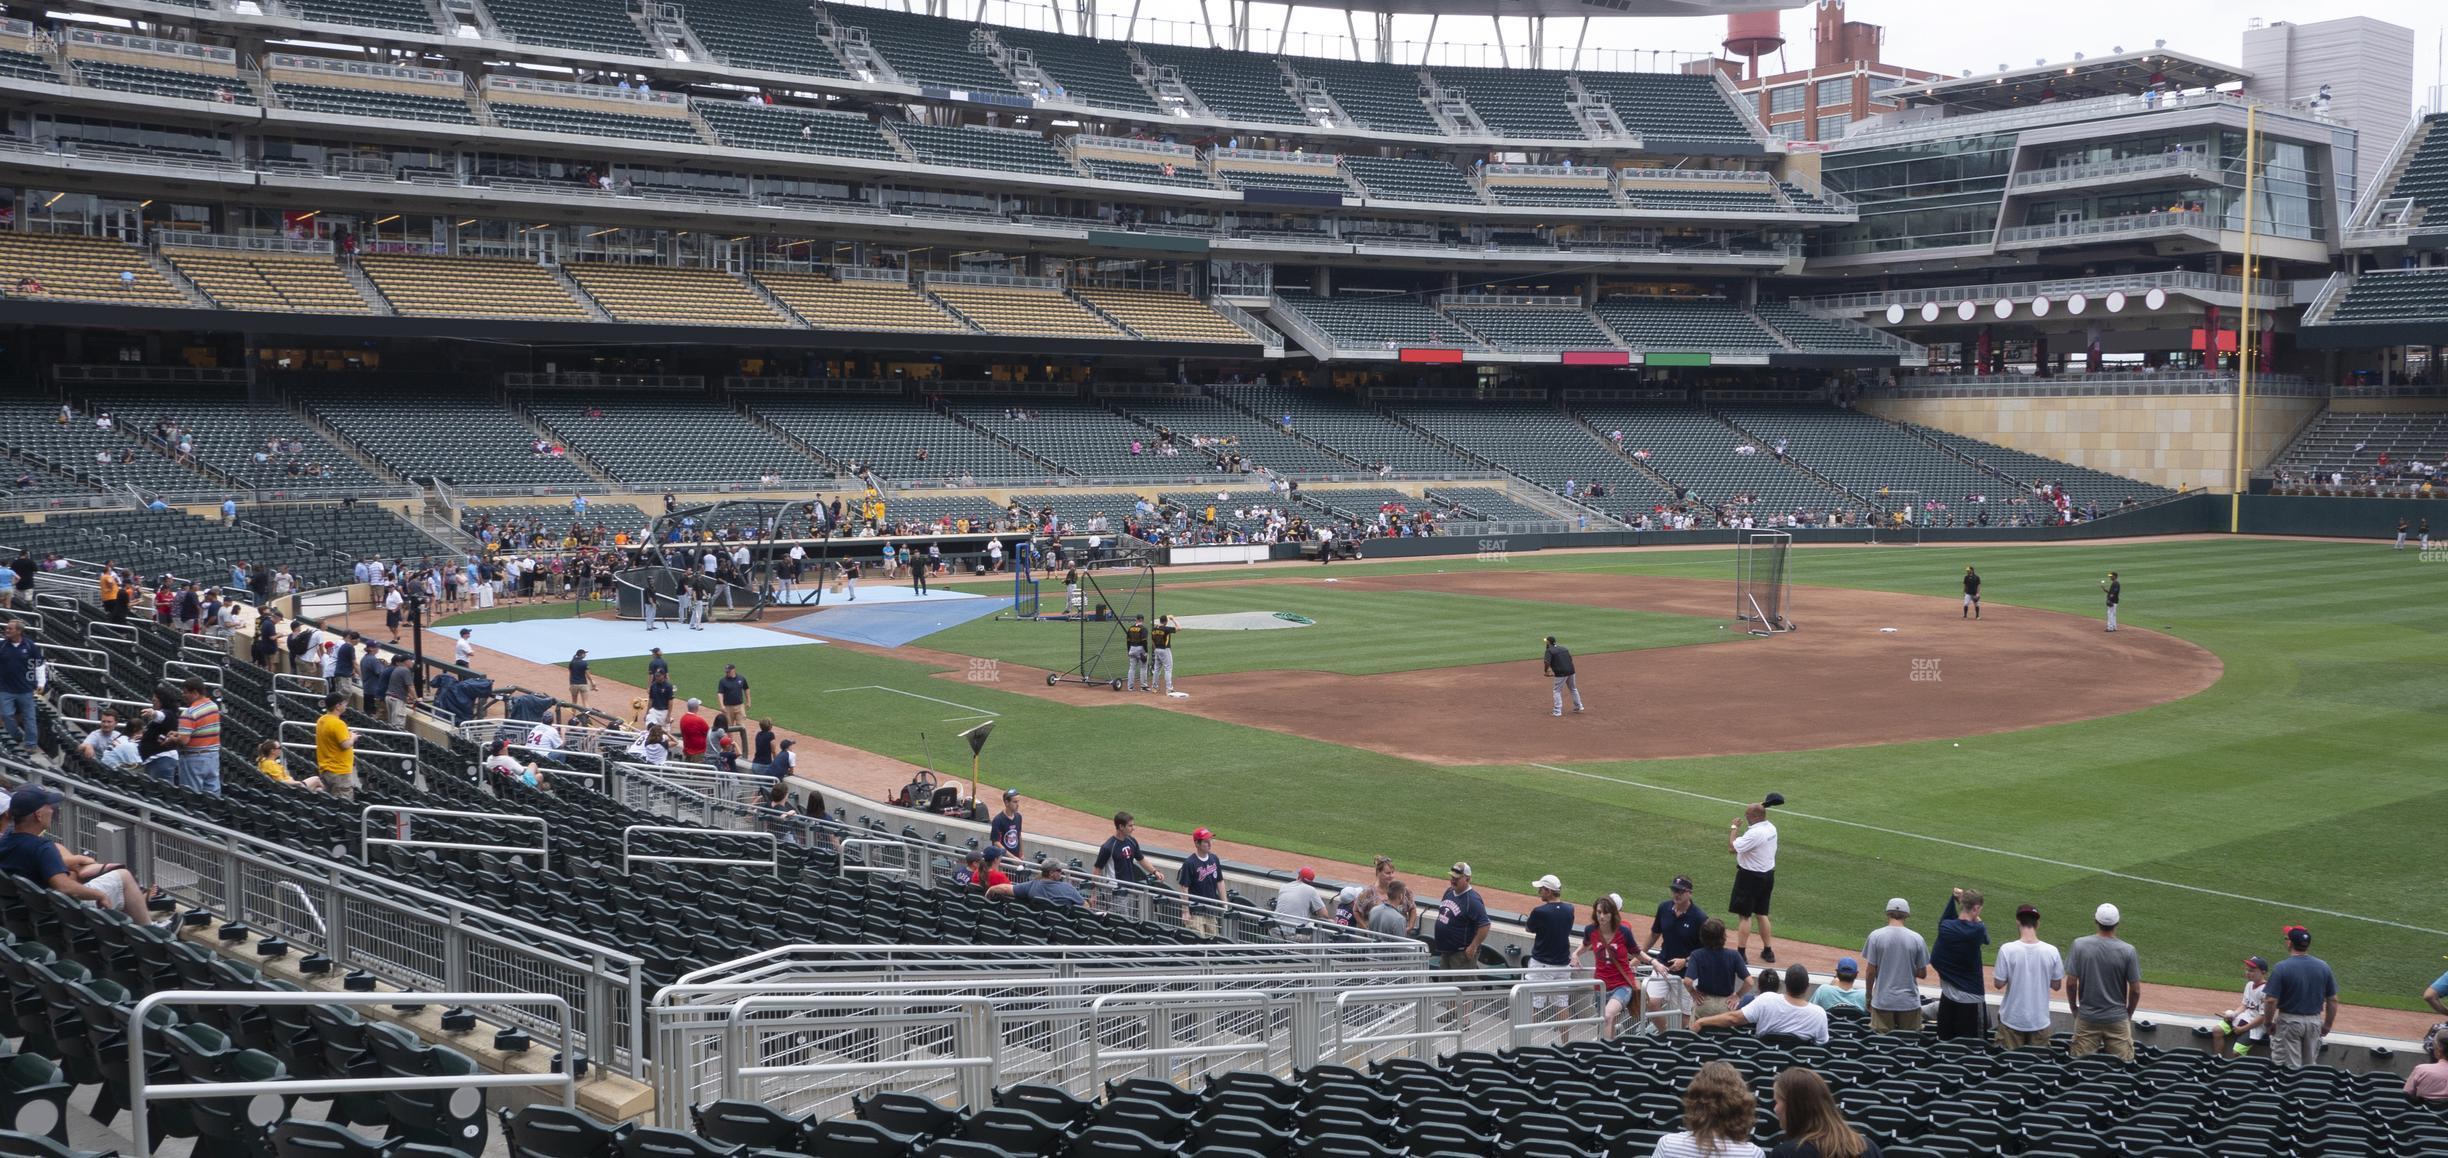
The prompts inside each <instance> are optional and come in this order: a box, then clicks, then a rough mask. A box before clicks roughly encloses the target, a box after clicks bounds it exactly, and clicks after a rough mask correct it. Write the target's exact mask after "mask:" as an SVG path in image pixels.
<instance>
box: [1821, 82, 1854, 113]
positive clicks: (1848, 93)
mask: <svg viewBox="0 0 2448 1158" xmlns="http://www.w3.org/2000/svg"><path fill="white" fill-rule="evenodd" d="M1852 103H1853V78H1852V77H1849V76H1839V77H1834V78H1831V79H1828V80H1823V81H1820V82H1819V105H1820V107H1821V108H1825V107H1827V106H1828V105H1850V104H1852Z"/></svg>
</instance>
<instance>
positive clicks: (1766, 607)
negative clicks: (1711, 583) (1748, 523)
mask: <svg viewBox="0 0 2448 1158" xmlns="http://www.w3.org/2000/svg"><path fill="white" fill-rule="evenodd" d="M1792 553H1793V536H1792V535H1789V534H1787V533H1785V532H1783V531H1736V532H1734V618H1735V619H1736V620H1737V621H1739V622H1743V623H1748V624H1750V625H1751V628H1750V630H1751V633H1752V634H1753V635H1768V634H1772V633H1775V632H1780V631H1792V630H1793V629H1794V623H1793V620H1791V619H1789V618H1787V617H1786V614H1785V612H1786V607H1785V563H1786V560H1787V558H1788V557H1789V556H1791V555H1792Z"/></svg>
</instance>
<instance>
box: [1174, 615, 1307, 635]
mask: <svg viewBox="0 0 2448 1158" xmlns="http://www.w3.org/2000/svg"><path fill="white" fill-rule="evenodd" d="M1176 622H1179V623H1180V624H1181V625H1182V627H1183V628H1184V629H1185V630H1191V631H1274V630H1277V629H1278V628H1285V627H1310V626H1313V625H1315V624H1316V622H1317V621H1316V620H1314V619H1311V618H1309V617H1308V616H1306V615H1294V614H1292V613H1291V612H1289V611H1228V612H1225V613H1223V614H1221V615H1184V616H1182V617H1181V618H1180V619H1179V620H1177V621H1176Z"/></svg>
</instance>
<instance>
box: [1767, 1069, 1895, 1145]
mask: <svg viewBox="0 0 2448 1158" xmlns="http://www.w3.org/2000/svg"><path fill="white" fill-rule="evenodd" d="M1774 1098H1775V1100H1774V1101H1773V1102H1772V1103H1771V1105H1773V1106H1774V1108H1775V1110H1776V1119H1777V1136H1778V1138H1779V1141H1778V1142H1777V1147H1776V1149H1774V1150H1770V1151H1769V1152H1768V1158H1879V1148H1878V1144H1877V1143H1875V1142H1872V1141H1871V1140H1869V1139H1868V1138H1864V1137H1862V1135H1861V1131H1859V1130H1856V1129H1854V1128H1853V1127H1852V1126H1851V1125H1848V1124H1847V1123H1846V1122H1845V1120H1844V1113H1843V1111H1841V1110H1838V1109H1837V1108H1836V1095H1834V1094H1832V1093H1830V1092H1828V1084H1827V1080H1826V1079H1824V1078H1822V1077H1820V1076H1819V1075H1818V1073H1817V1072H1815V1071H1812V1070H1809V1069H1805V1068H1804V1067H1802V1066H1793V1067H1790V1068H1788V1069H1787V1070H1786V1071H1785V1072H1783V1073H1781V1074H1778V1075H1777V1078H1776V1088H1775V1094H1774Z"/></svg>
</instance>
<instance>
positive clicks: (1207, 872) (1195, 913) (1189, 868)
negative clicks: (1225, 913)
mask: <svg viewBox="0 0 2448 1158" xmlns="http://www.w3.org/2000/svg"><path fill="white" fill-rule="evenodd" d="M1190 844H1191V846H1192V847H1194V848H1196V849H1197V850H1198V851H1196V852H1194V853H1191V854H1190V855H1189V856H1186V857H1183V858H1182V862H1181V875H1180V878H1179V879H1180V881H1181V890H1182V898H1183V899H1182V923H1183V924H1184V925H1186V926H1188V927H1189V929H1190V931H1191V932H1193V933H1196V934H1198V935H1199V936H1201V937H1213V936H1215V931H1216V917H1215V915H1216V913H1218V912H1219V911H1221V910H1222V909H1223V907H1224V862H1223V861H1222V860H1219V859H1217V857H1216V854H1215V834H1214V833H1212V832H1209V831H1207V830H1206V829H1204V828H1202V829H1200V830H1198V831H1197V832H1194V833H1191V834H1190Z"/></svg>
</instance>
